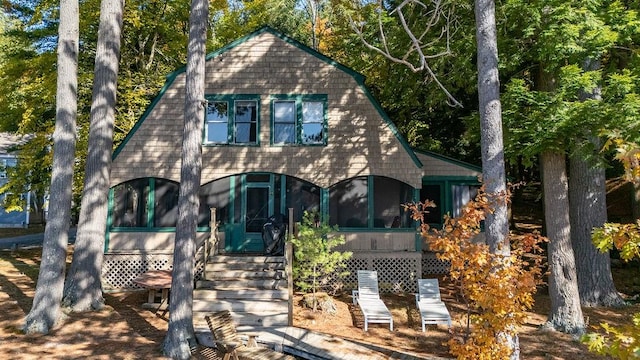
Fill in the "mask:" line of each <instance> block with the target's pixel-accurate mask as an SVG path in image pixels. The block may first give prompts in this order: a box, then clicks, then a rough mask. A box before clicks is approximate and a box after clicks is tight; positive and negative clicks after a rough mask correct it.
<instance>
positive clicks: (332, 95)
mask: <svg viewBox="0 0 640 360" xmlns="http://www.w3.org/2000/svg"><path fill="white" fill-rule="evenodd" d="M206 71H207V84H206V89H205V92H206V93H207V94H255V95H260V99H261V100H260V118H259V121H260V135H259V142H260V146H229V145H227V146H206V147H204V148H203V172H202V183H203V184H204V183H207V182H209V181H212V180H215V179H219V178H222V177H225V176H228V175H232V174H239V173H244V172H253V171H268V172H273V173H281V174H287V175H291V176H295V177H298V178H301V179H304V180H307V181H310V182H312V183H314V184H317V185H319V186H322V187H325V188H328V187H330V186H331V185H333V184H335V183H337V182H339V181H341V180H345V179H348V178H351V177H354V176H362V175H381V176H387V177H390V178H395V179H397V180H400V181H403V182H405V183H407V184H409V185H411V186H413V187H414V188H420V187H421V178H422V170H421V169H420V168H419V167H418V166H417V165H416V163H415V162H414V160H413V158H412V157H411V155H410V153H409V152H408V151H407V149H405V148H404V147H403V144H402V143H401V142H400V140H399V139H398V138H397V137H396V136H395V135H394V134H393V132H392V130H391V129H390V128H389V126H388V125H387V124H386V122H385V120H384V119H383V118H382V117H381V115H380V114H379V112H378V110H377V109H376V107H375V106H374V104H372V102H371V100H370V99H369V98H368V96H367V93H366V91H365V90H364V89H363V88H361V87H360V84H359V83H358V81H356V79H355V78H354V77H353V76H352V75H351V74H349V73H347V72H345V71H344V70H343V69H341V68H339V67H337V66H336V65H333V64H330V63H328V62H326V61H323V60H321V59H320V58H318V57H316V56H313V55H311V54H309V53H307V52H306V51H303V50H301V49H300V48H298V47H296V46H294V45H292V44H290V43H288V42H286V41H283V40H281V39H280V38H278V37H277V36H275V35H274V34H271V33H269V32H263V33H260V34H258V35H256V36H255V37H253V38H250V39H248V40H247V41H245V42H243V43H240V44H238V45H237V46H236V47H234V48H232V49H230V50H228V51H226V52H224V53H222V54H221V55H219V56H217V57H215V58H213V59H211V60H209V61H208V62H207V64H206ZM184 84H185V74H184V72H183V73H180V74H178V75H177V76H176V78H175V80H174V81H173V83H172V84H171V86H170V87H169V88H168V89H167V90H166V91H165V92H164V94H163V95H162V98H160V99H159V100H158V102H157V103H156V105H155V107H154V108H153V109H152V110H151V112H150V113H149V114H148V116H147V118H146V119H145V120H144V122H143V123H142V124H141V125H140V126H139V128H138V129H137V131H136V132H135V134H134V135H133V136H132V137H131V138H130V139H129V140H128V142H127V144H126V146H125V147H123V148H122V149H121V151H120V153H119V154H118V156H117V157H116V158H115V159H114V162H113V166H112V170H111V179H112V180H111V181H112V185H116V184H118V183H121V182H124V181H127V180H131V179H135V178H140V177H161V178H166V179H171V180H174V181H179V178H180V153H181V142H182V127H183V112H184V96H183V94H184ZM277 94H326V95H327V97H328V103H327V110H328V130H327V131H328V145H327V146H271V144H270V134H271V129H270V127H271V124H270V122H271V110H270V100H271V99H270V95H277Z"/></svg>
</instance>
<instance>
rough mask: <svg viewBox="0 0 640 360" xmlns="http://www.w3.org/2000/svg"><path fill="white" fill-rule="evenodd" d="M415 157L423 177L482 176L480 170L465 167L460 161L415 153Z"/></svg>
mask: <svg viewBox="0 0 640 360" xmlns="http://www.w3.org/2000/svg"><path fill="white" fill-rule="evenodd" d="M416 156H417V157H418V159H419V160H420V162H422V164H423V167H422V169H423V175H424V176H470V177H478V176H480V175H482V170H480V169H475V167H474V166H467V164H464V163H462V162H460V161H457V160H453V159H445V158H444V157H440V156H435V155H430V154H427V153H422V152H416Z"/></svg>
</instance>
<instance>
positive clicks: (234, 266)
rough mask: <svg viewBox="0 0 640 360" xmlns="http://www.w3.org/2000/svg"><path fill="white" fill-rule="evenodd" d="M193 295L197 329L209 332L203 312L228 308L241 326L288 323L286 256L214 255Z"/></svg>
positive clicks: (208, 262)
mask: <svg viewBox="0 0 640 360" xmlns="http://www.w3.org/2000/svg"><path fill="white" fill-rule="evenodd" d="M203 275H204V279H203V280H199V281H197V282H196V289H195V291H194V294H193V313H194V314H193V315H194V316H193V318H194V328H195V330H196V332H198V331H208V327H207V324H206V322H205V320H204V315H205V314H207V313H211V312H215V311H220V310H229V311H231V315H232V317H233V319H234V321H235V322H236V325H237V326H238V327H250V328H260V327H278V326H287V323H288V309H289V306H288V301H289V299H288V288H287V285H288V284H287V277H286V274H285V260H284V257H279V256H245V255H238V256H232V255H217V256H211V257H210V258H209V260H208V261H207V264H206V266H205V270H204V274H203Z"/></svg>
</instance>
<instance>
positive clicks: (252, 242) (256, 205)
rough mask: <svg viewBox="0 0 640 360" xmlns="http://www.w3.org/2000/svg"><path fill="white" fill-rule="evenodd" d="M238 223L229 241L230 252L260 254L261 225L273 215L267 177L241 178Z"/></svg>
mask: <svg viewBox="0 0 640 360" xmlns="http://www.w3.org/2000/svg"><path fill="white" fill-rule="evenodd" d="M241 183H242V195H241V197H242V200H241V209H240V211H241V217H240V223H238V224H237V228H236V229H237V230H239V231H235V232H234V235H233V237H232V239H231V247H232V249H231V251H232V252H242V253H256V252H257V253H261V252H262V251H263V250H264V245H263V242H262V225H264V223H265V222H267V220H268V218H269V216H270V215H272V214H273V191H272V189H273V186H272V181H271V177H270V176H269V175H259V176H256V175H254V176H252V175H248V176H246V177H245V176H243V179H242V182H241Z"/></svg>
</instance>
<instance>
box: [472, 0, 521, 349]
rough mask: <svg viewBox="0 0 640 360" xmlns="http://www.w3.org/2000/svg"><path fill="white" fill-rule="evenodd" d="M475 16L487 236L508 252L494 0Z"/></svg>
mask: <svg viewBox="0 0 640 360" xmlns="http://www.w3.org/2000/svg"><path fill="white" fill-rule="evenodd" d="M475 16H476V38H477V54H478V108H479V112H480V137H481V144H480V145H481V151H482V182H483V184H484V187H485V192H486V194H487V196H488V197H489V199H490V202H491V204H492V208H493V212H492V213H488V214H486V220H485V236H486V242H487V245H489V249H490V251H491V252H492V253H494V254H501V255H504V256H508V255H509V254H510V252H511V250H510V245H509V215H508V209H507V201H508V199H507V184H506V175H505V168H504V143H503V136H502V107H501V104H500V79H499V76H498V35H497V32H496V18H495V2H494V0H476V2H475ZM497 336H498V337H499V338H501V339H504V341H505V342H507V343H508V344H509V347H510V348H511V349H512V353H511V356H510V359H512V360H515V359H519V358H520V351H519V348H520V346H519V341H518V336H517V335H515V336H509V335H507V334H498V335H497Z"/></svg>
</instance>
